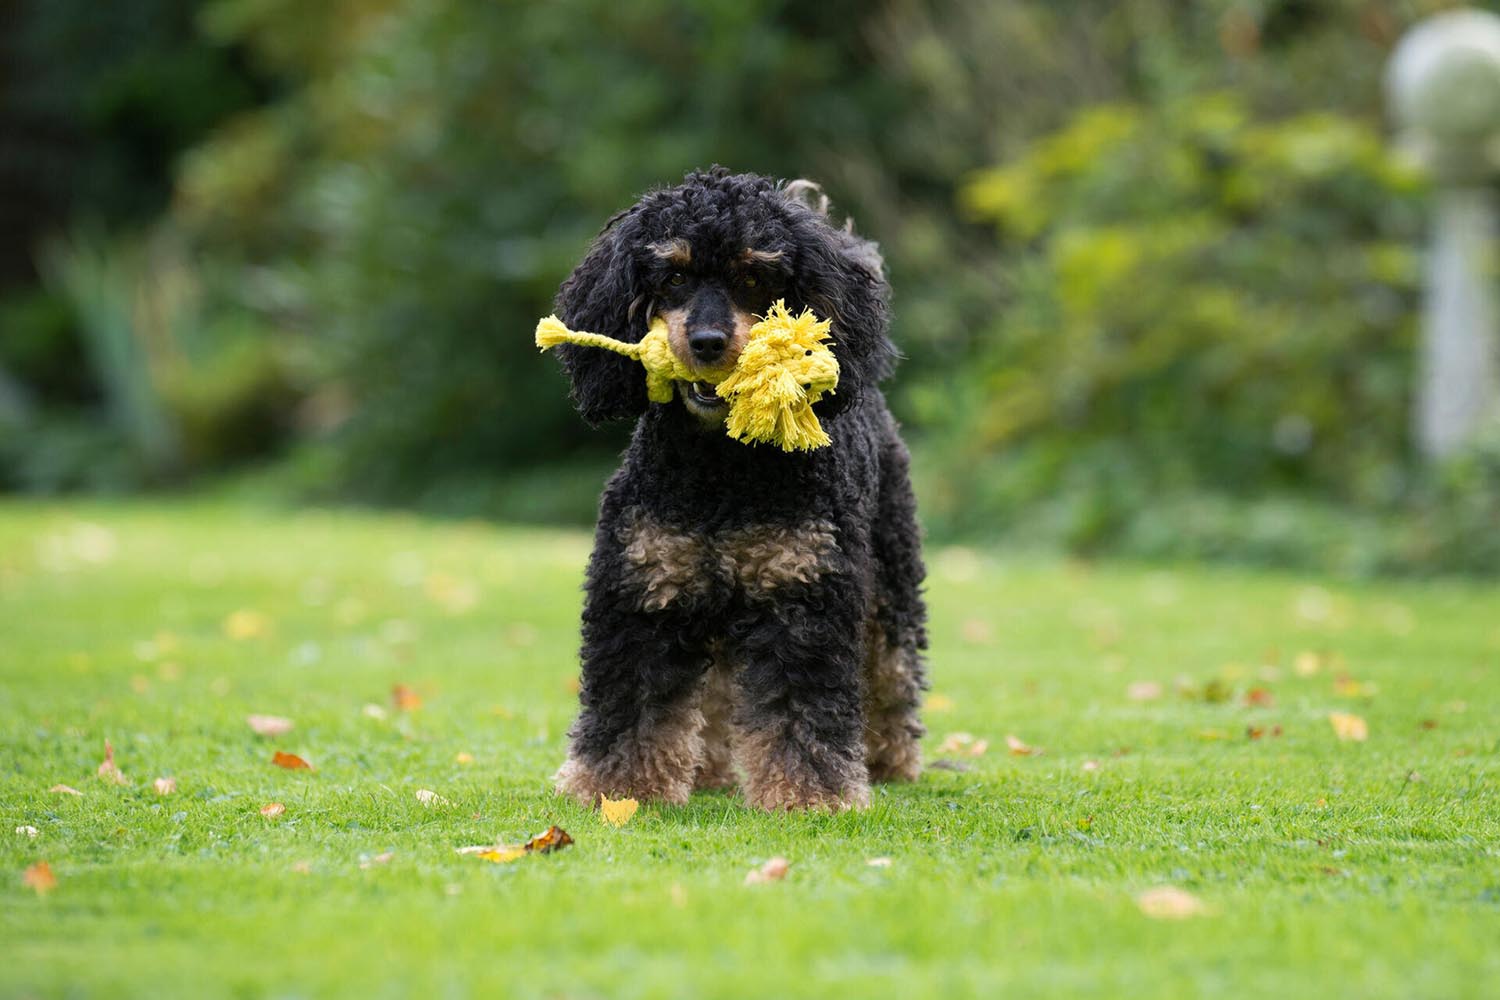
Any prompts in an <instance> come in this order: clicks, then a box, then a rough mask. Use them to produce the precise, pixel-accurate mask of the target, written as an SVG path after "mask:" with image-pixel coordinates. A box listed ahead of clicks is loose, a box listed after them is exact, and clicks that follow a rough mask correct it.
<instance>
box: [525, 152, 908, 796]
mask: <svg viewBox="0 0 1500 1000" xmlns="http://www.w3.org/2000/svg"><path fill="white" fill-rule="evenodd" d="M889 292H890V289H889V285H888V283H887V281H886V278H885V274H884V262H883V260H882V258H881V256H880V253H879V250H878V248H877V247H876V245H875V244H874V243H872V242H870V241H868V240H865V239H862V238H860V237H858V236H856V235H854V233H853V227H852V225H847V224H846V225H845V226H843V227H839V226H836V225H834V224H832V222H831V221H830V219H829V216H828V199H827V198H826V197H825V196H823V195H822V193H821V190H820V189H819V188H818V186H817V185H815V184H813V183H811V182H808V181H792V182H790V183H778V182H776V181H773V180H771V179H769V178H766V177H762V176H759V175H754V174H734V173H730V172H729V171H728V170H726V169H724V168H723V167H714V168H712V169H710V170H708V171H706V172H695V173H690V174H688V175H687V176H686V178H685V179H684V180H683V182H682V183H681V184H680V185H677V186H675V187H671V188H666V189H661V190H656V191H653V192H650V193H648V194H646V195H645V196H644V197H642V198H641V200H640V201H639V202H638V203H637V204H636V205H635V206H634V207H632V208H629V209H627V210H626V211H624V212H621V213H620V214H618V215H616V216H615V217H614V218H612V219H610V220H609V222H608V223H607V224H606V225H605V226H604V229H603V230H602V231H601V232H600V234H599V235H598V237H597V238H596V239H595V241H594V243H593V245H592V247H591V248H590V249H589V251H588V252H587V254H586V255H585V257H584V259H583V262H582V263H580V264H579V265H578V267H577V269H576V270H574V271H573V273H572V275H571V276H570V277H568V278H567V280H566V281H564V282H563V284H562V287H561V289H560V290H559V292H558V295H557V300H556V312H557V314H558V316H559V317H561V319H562V320H563V322H565V323H566V324H567V325H568V326H569V327H572V328H575V329H582V330H593V331H597V332H599V333H603V334H606V335H608V336H611V337H614V338H617V339H620V340H627V341H639V340H640V339H641V337H642V336H643V335H644V334H645V333H646V331H647V329H648V328H649V326H650V325H651V323H652V322H653V320H655V319H656V318H658V317H660V318H661V319H663V320H665V322H666V324H667V330H668V337H669V341H670V344H671V348H672V351H673V352H674V354H675V355H676V357H677V359H678V360H680V361H681V362H682V363H683V365H684V366H685V367H686V369H687V370H688V372H689V373H690V374H695V373H699V372H701V373H704V374H703V375H701V376H699V377H696V378H692V379H683V380H680V381H676V382H675V384H674V385H675V390H676V391H675V394H674V398H673V400H672V401H671V402H668V403H651V402H649V401H648V399H647V396H646V380H645V378H644V376H643V373H642V370H641V367H640V365H639V364H638V363H636V362H635V361H633V360H631V359H629V358H626V357H623V356H621V355H618V354H613V353H610V352H607V351H602V350H596V349H591V348H585V347H578V346H573V345H565V346H563V347H560V348H558V349H557V353H558V355H559V357H560V360H561V363H562V366H563V369H564V371H565V372H566V373H567V375H568V377H569V378H570V379H571V381H572V399H573V401H574V403H575V404H576V406H577V408H578V410H579V412H580V414H581V415H582V416H583V418H584V419H585V420H586V421H588V422H589V423H590V424H592V425H598V424H600V423H602V422H605V421H611V420H628V419H634V420H635V421H636V424H635V432H634V435H633V436H632V438H631V442H630V445H629V447H628V449H627V450H626V452H625V455H624V460H623V463H622V464H621V466H620V468H619V470H618V471H617V472H616V473H615V474H614V476H613V477H612V478H611V479H610V480H609V483H608V485H607V486H606V487H605V490H604V493H603V496H602V498H601V500H600V505H599V521H598V527H597V530H596V533H595V537H594V549H593V554H592V556H591V558H590V559H589V563H588V570H587V575H586V581H585V585H584V590H585V603H584V610H583V627H582V633H583V641H582V651H581V662H582V673H581V679H580V689H579V702H580V712H579V715H578V718H577V721H576V722H575V723H574V725H573V726H572V728H571V729H570V730H569V734H568V735H569V746H568V754H567V758H566V760H565V762H564V763H563V765H562V767H561V768H560V769H559V770H558V772H557V774H556V775H555V777H554V781H555V783H556V788H557V789H558V791H560V792H562V793H565V794H567V795H570V796H572V797H573V798H575V799H577V800H578V801H579V802H582V803H584V804H587V805H593V804H595V803H597V802H598V800H599V798H600V796H609V797H611V798H620V797H631V798H636V799H640V800H654V801H659V802H665V803H675V804H681V803H685V802H686V801H687V800H688V797H689V795H690V794H691V793H692V792H693V791H694V790H695V789H724V788H731V787H733V786H735V785H738V786H739V787H740V789H741V791H742V793H743V795H744V798H745V800H746V802H748V803H749V804H750V805H752V806H755V807H759V808H761V809H765V810H774V811H779V810H788V809H809V808H812V809H827V810H842V809H848V808H863V807H865V806H867V805H868V804H869V801H870V783H871V782H872V781H874V782H880V781H913V780H915V779H916V778H917V777H918V775H919V774H920V772H921V767H922V764H921V752H920V747H919V740H920V739H921V737H922V735H923V733H924V730H923V727H922V725H921V722H920V721H919V718H918V709H919V702H920V699H921V692H922V691H923V689H924V688H925V680H924V674H925V669H926V668H925V662H924V651H925V650H926V648H927V631H926V607H925V605H924V602H923V597H922V580H923V577H924V572H925V571H924V567H923V563H922V552H921V538H920V533H919V530H918V526H917V520H916V502H915V499H914V496H913V493H912V489H911V483H910V477H909V464H910V457H909V455H908V453H907V450H906V447H905V445H904V444H903V443H902V440H901V438H900V435H899V433H898V430H897V426H896V423H895V421H894V419H893V418H892V417H891V414H890V411H889V410H888V409H887V407H886V403H885V398H884V396H883V395H882V394H881V391H880V388H879V384H880V382H881V381H882V380H883V379H884V378H886V377H887V376H888V375H890V374H891V372H892V369H893V367H894V362H895V360H896V356H897V355H896V350H895V348H894V346H893V345H892V343H891V340H890V338H889V334H888V327H889ZM779 298H784V299H785V300H786V304H787V306H788V307H789V308H791V309H792V310H793V311H794V312H796V311H799V310H801V309H803V308H804V307H805V308H810V309H812V310H813V311H814V312H815V313H816V314H817V315H818V316H820V317H823V318H825V319H828V320H831V321H832V329H831V333H832V341H831V346H832V349H833V353H834V355H835V357H836V359H837V361H838V371H839V375H838V384H837V389H836V391H835V392H834V393H833V394H831V395H829V396H827V397H826V398H824V399H822V400H820V401H819V402H818V403H817V404H816V406H815V413H816V414H817V416H818V418H819V420H820V421H821V423H822V425H823V426H824V428H826V430H827V432H828V434H829V436H830V438H831V443H830V444H829V445H828V446H826V447H822V448H818V449H816V450H813V451H808V452H798V453H787V452H784V451H782V450H780V449H777V448H774V447H769V446H764V445H759V446H752V445H748V444H744V443H740V442H737V441H734V440H732V439H731V438H730V437H729V436H728V435H727V434H726V433H725V427H724V421H725V417H726V414H727V411H728V407H727V406H726V405H725V403H724V401H723V400H721V399H719V398H718V396H717V395H716V393H715V392H714V388H713V385H712V384H710V382H709V381H708V379H709V378H711V377H712V375H711V374H710V373H715V372H719V373H721V372H724V371H726V370H728V369H729V368H731V367H732V366H733V364H734V361H735V359H736V358H737V357H738V355H739V352H740V351H742V350H743V349H744V348H745V345H746V342H747V339H748V336H749V331H750V328H751V326H753V325H754V324H755V323H756V321H757V317H758V315H760V314H763V313H764V312H765V310H766V309H767V308H768V307H769V306H770V304H771V303H772V302H773V301H775V300H776V299H779Z"/></svg>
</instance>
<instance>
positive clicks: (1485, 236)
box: [1386, 10, 1500, 459]
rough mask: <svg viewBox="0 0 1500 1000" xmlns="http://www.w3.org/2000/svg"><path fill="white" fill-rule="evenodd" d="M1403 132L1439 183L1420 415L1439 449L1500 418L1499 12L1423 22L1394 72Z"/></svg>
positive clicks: (1433, 452) (1400, 52)
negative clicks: (1499, 249)
mask: <svg viewBox="0 0 1500 1000" xmlns="http://www.w3.org/2000/svg"><path fill="white" fill-rule="evenodd" d="M1386 83H1387V89H1388V91H1389V96H1390V102H1391V105H1392V108H1393V110H1394V112H1395V116H1396V119H1397V122H1398V123H1399V124H1400V126H1401V128H1402V129H1403V140H1404V142H1405V144H1406V146H1407V147H1408V148H1409V149H1410V150H1411V151H1413V152H1414V153H1415V154H1416V155H1417V156H1418V157H1419V158H1420V159H1421V160H1422V161H1423V163H1424V165H1425V166H1426V167H1427V168H1428V169H1429V170H1430V171H1431V173H1432V176H1433V179H1434V181H1435V182H1436V184H1437V188H1438V191H1437V198H1436V201H1437V204H1436V206H1435V210H1434V213H1433V223H1432V227H1433V228H1432V245H1431V249H1430V251H1429V255H1428V259H1427V282H1426V303H1425V306H1424V309H1423V315H1422V353H1421V363H1420V365H1419V378H1420V379H1421V382H1420V384H1419V385H1418V387H1417V392H1416V412H1415V414H1414V415H1413V421H1414V425H1415V431H1416V436H1417V442H1418V444H1419V445H1420V447H1421V449H1422V453H1423V454H1424V455H1425V456H1427V457H1428V458H1429V459H1441V458H1444V457H1446V456H1448V455H1451V454H1453V453H1454V452H1455V451H1457V450H1459V449H1460V448H1462V447H1463V446H1464V445H1465V444H1466V443H1467V442H1468V441H1469V440H1470V439H1471V438H1473V436H1474V435H1475V433H1476V432H1478V431H1479V429H1480V428H1481V427H1482V426H1483V425H1484V424H1485V423H1486V422H1487V421H1489V420H1492V419H1500V338H1497V336H1496V333H1497V328H1500V304H1497V302H1496V282H1497V281H1500V272H1497V271H1496V269H1495V266H1494V264H1495V237H1496V225H1495V206H1494V204H1493V203H1492V198H1491V196H1490V193H1489V189H1488V185H1489V183H1490V182H1491V181H1492V180H1493V178H1494V177H1495V175H1496V173H1497V168H1500V17H1496V16H1495V15H1493V14H1489V13H1486V12H1484V11H1478V10H1455V11H1450V12H1448V13H1445V14H1439V15H1437V16H1435V17H1431V18H1428V19H1427V20H1425V21H1423V22H1422V23H1420V24H1418V25H1417V26H1416V27H1415V28H1413V29H1412V30H1411V31H1410V32H1408V33H1407V35H1406V37H1404V38H1402V39H1401V43H1400V44H1399V45H1398V46H1397V47H1396V51H1395V54H1394V55H1392V57H1391V62H1390V66H1389V67H1388V70H1387V76H1386Z"/></svg>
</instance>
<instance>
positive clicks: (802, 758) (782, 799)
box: [734, 723, 870, 812]
mask: <svg viewBox="0 0 1500 1000" xmlns="http://www.w3.org/2000/svg"><path fill="white" fill-rule="evenodd" d="M782 726H783V727H784V728H785V729H786V730H789V731H790V730H795V728H796V723H783V724H782ZM789 731H778V730H777V729H775V728H771V729H755V730H746V729H744V728H737V729H736V732H735V741H734V759H735V763H736V764H737V765H739V768H740V770H741V771H743V772H744V775H745V780H744V785H743V788H744V792H745V801H746V802H748V803H749V804H750V805H752V806H755V807H756V808H758V809H764V810H766V811H767V812H782V811H784V810H788V809H827V810H830V811H832V812H841V811H843V810H845V809H864V808H866V807H867V806H869V804H870V780H869V775H868V773H867V772H866V770H865V765H864V762H863V761H841V760H834V759H833V757H832V756H831V755H830V754H829V753H828V752H827V749H826V748H824V747H821V746H818V745H817V744H815V743H812V742H810V741H806V740H800V741H799V740H796V739H795V738H792V734H791V733H790V732H789ZM819 771H822V772H823V773H825V774H828V775H830V776H831V778H832V780H831V781H826V780H821V779H819V778H818V772H819Z"/></svg>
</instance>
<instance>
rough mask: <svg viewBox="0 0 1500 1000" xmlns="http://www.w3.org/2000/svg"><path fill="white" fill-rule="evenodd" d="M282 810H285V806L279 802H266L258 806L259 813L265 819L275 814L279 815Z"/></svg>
mask: <svg viewBox="0 0 1500 1000" xmlns="http://www.w3.org/2000/svg"><path fill="white" fill-rule="evenodd" d="M284 812H286V806H284V805H282V804H281V803H280V802H267V803H266V804H265V805H263V806H261V807H260V814H261V815H262V816H264V817H265V818H266V819H275V818H276V817H277V816H280V815H281V814H282V813H284Z"/></svg>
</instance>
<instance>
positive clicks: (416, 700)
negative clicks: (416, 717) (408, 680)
mask: <svg viewBox="0 0 1500 1000" xmlns="http://www.w3.org/2000/svg"><path fill="white" fill-rule="evenodd" d="M391 704H392V705H394V706H395V707H396V711H398V712H415V711H416V710H417V709H419V708H421V707H422V696H421V695H419V694H417V692H415V691H413V690H412V689H411V688H409V687H407V686H406V685H405V684H397V685H395V686H394V687H392V688H391Z"/></svg>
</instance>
